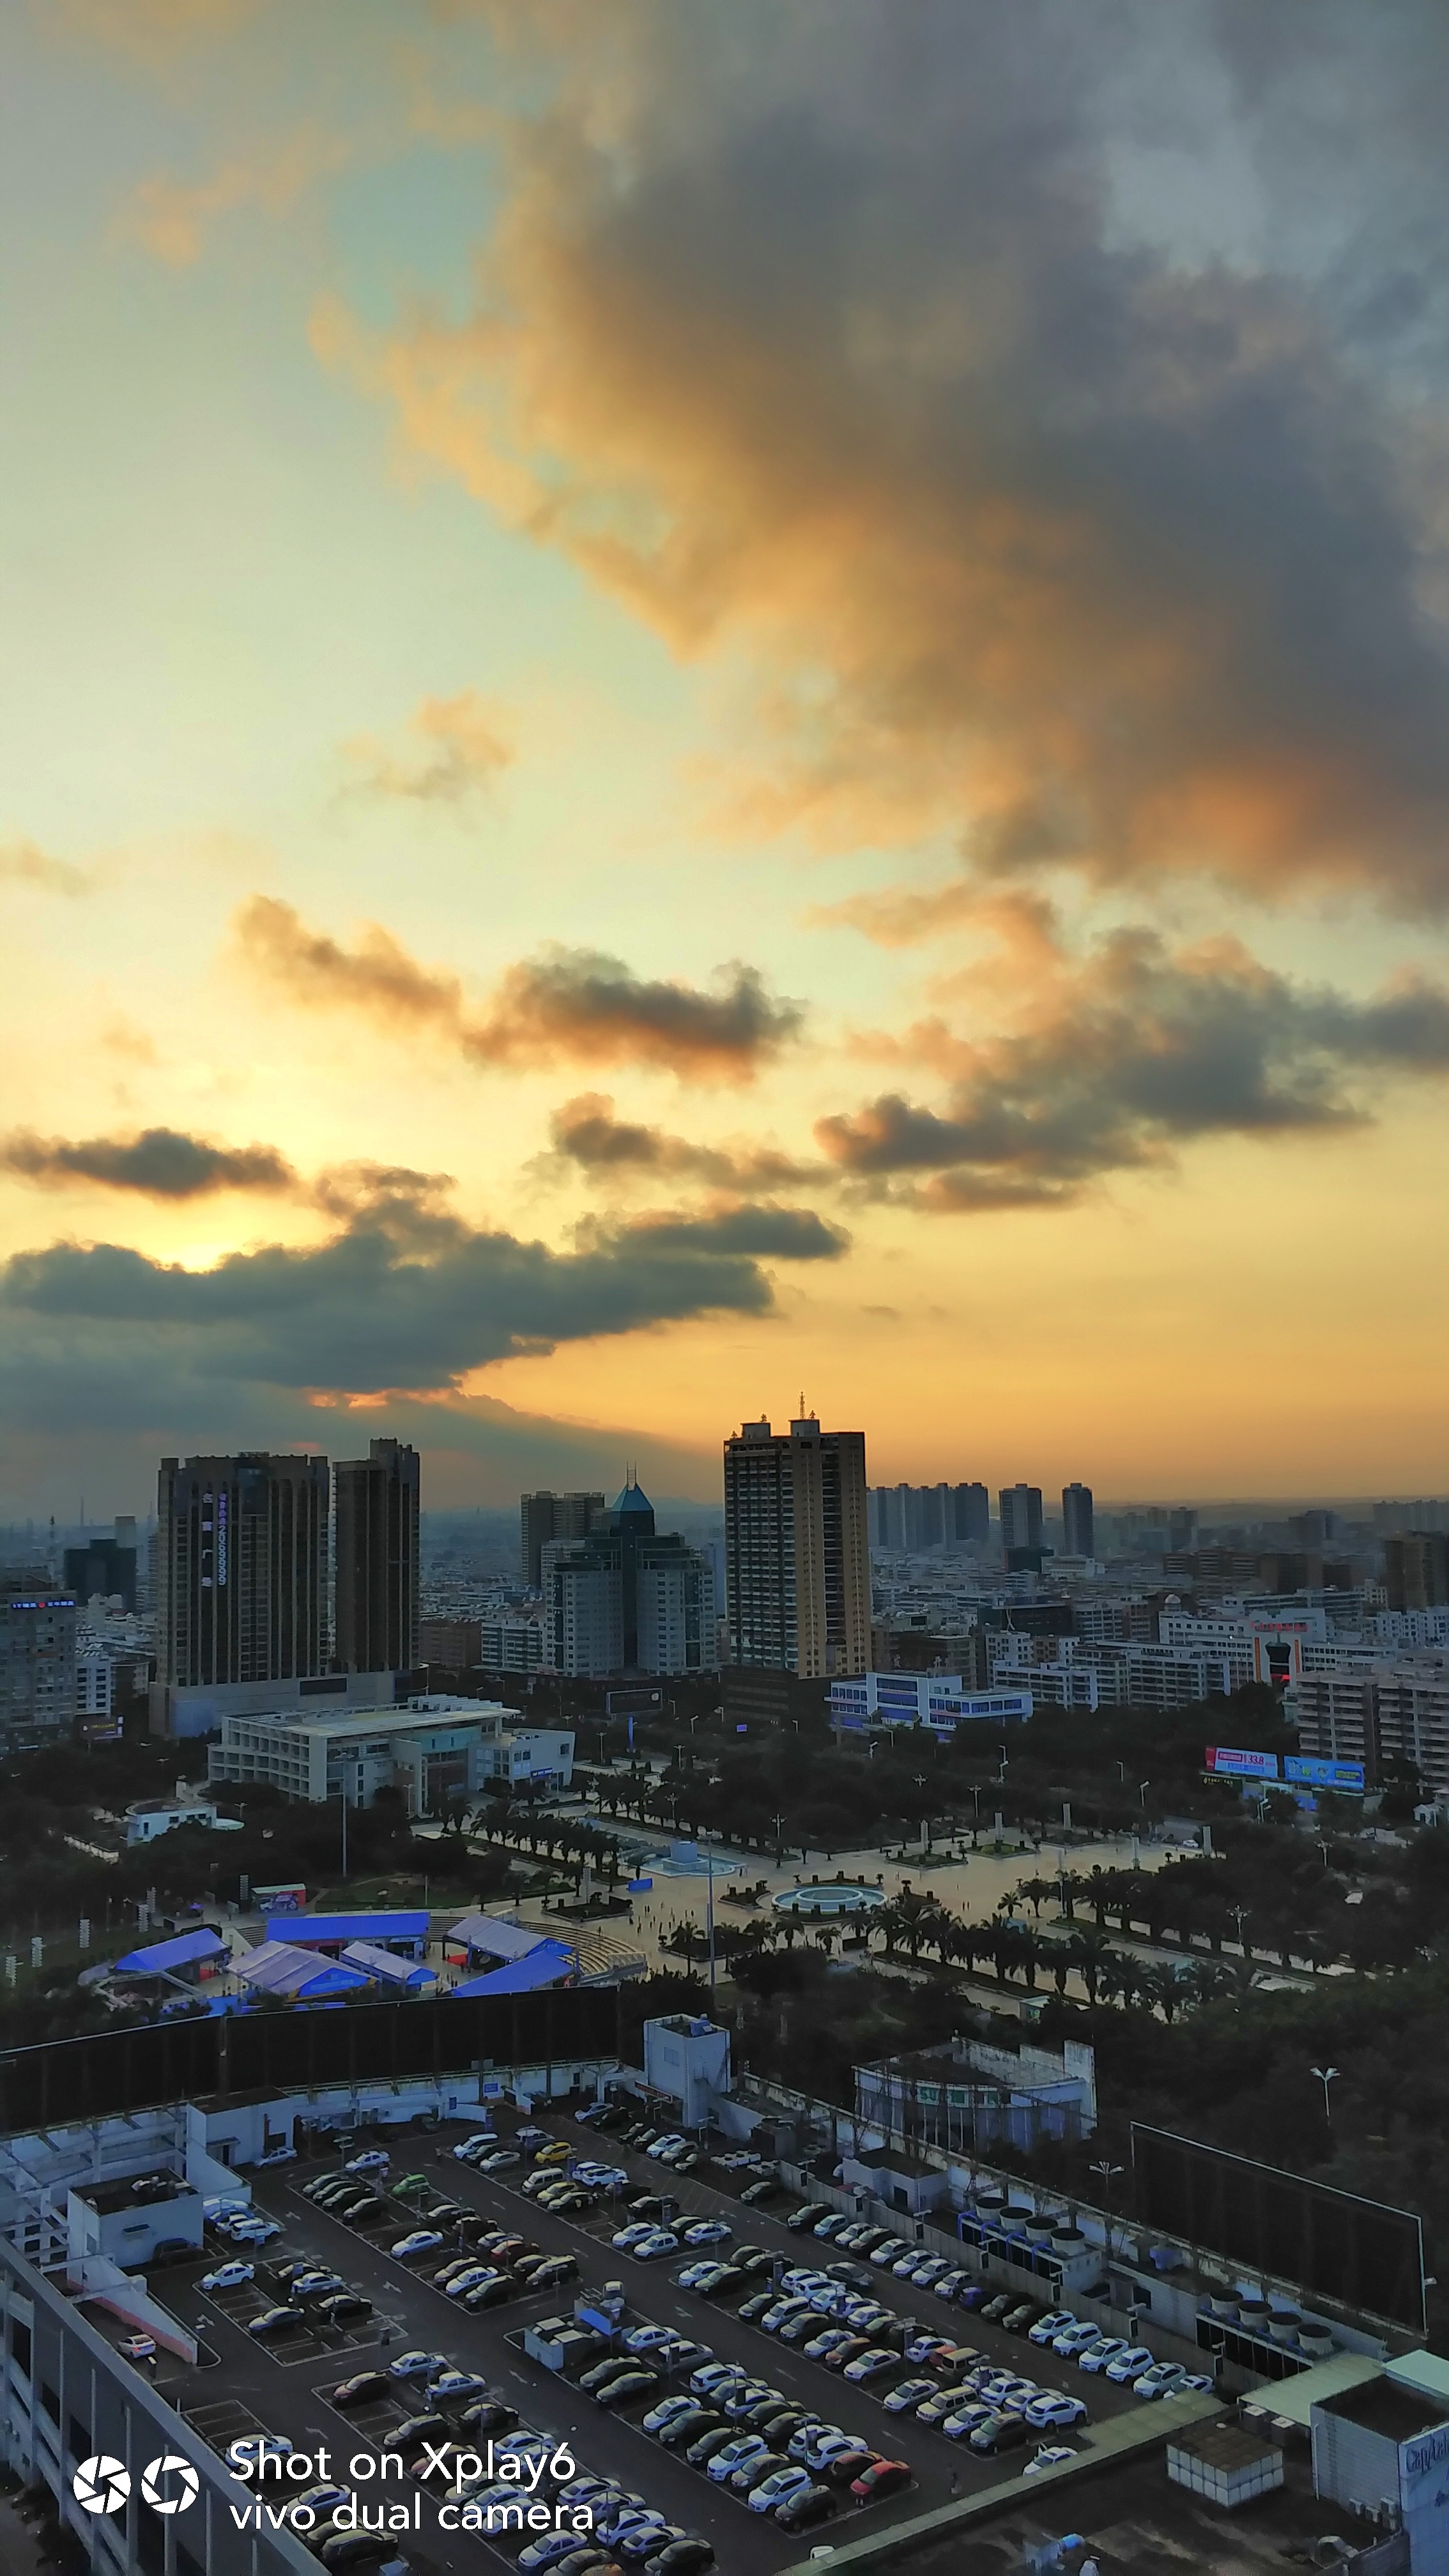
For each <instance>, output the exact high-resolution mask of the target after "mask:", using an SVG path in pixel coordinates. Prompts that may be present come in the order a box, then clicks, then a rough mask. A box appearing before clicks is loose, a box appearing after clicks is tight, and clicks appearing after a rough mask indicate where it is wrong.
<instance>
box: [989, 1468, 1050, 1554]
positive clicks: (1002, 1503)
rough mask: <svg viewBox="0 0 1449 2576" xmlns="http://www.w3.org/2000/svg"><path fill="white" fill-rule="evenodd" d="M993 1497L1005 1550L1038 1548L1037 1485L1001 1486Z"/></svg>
mask: <svg viewBox="0 0 1449 2576" xmlns="http://www.w3.org/2000/svg"><path fill="white" fill-rule="evenodd" d="M996 1499H997V1504H998V1506H999V1508H1000V1512H1001V1544H1002V1546H1003V1547H1004V1548H1005V1549H1006V1550H1007V1552H1008V1553H1010V1551H1011V1549H1012V1548H1014V1547H1040V1545H1041V1487H1040V1485H1003V1487H1002V1489H1001V1491H1000V1493H999V1494H998V1495H997V1498H996Z"/></svg>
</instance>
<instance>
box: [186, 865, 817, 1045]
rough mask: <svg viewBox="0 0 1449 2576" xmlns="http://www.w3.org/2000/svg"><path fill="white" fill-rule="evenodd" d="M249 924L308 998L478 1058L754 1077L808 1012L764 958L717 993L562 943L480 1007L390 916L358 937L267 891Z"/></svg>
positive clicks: (269, 966)
mask: <svg viewBox="0 0 1449 2576" xmlns="http://www.w3.org/2000/svg"><path fill="white" fill-rule="evenodd" d="M235 927H236V932H237V936H238V939H239V941H240V943H241V947H242V951H243V953H244V955H245V956H246V957H247V959H248V960H249V961H250V963H251V964H252V965H253V966H254V967H256V968H258V969H259V970H260V971H261V972H262V973H263V974H265V975H267V976H269V977H270V978H271V979H272V980H273V981H274V982H276V983H278V984H280V985H282V986H283V987H284V989H285V990H287V991H288V992H290V993H291V994H292V995H294V997H295V998H296V999H298V1000H300V1001H305V1002H306V1003H307V1004H308V1005H309V1006H315V1005H316V1004H317V1003H319V1002H323V1003H333V1004H339V1005H343V1006H345V1007H348V1008H351V1009H355V1010H360V1011H364V1012H366V1013H367V1014H368V1015H369V1016H370V1017H372V1018H374V1019H380V1020H382V1021H383V1022H385V1023H387V1024H389V1025H392V1026H397V1025H398V1024H407V1025H409V1026H412V1027H414V1028H427V1029H432V1030H434V1031H435V1032H436V1033H437V1034H438V1035H439V1036H440V1037H441V1038H442V1039H443V1040H444V1041H445V1042H446V1043H448V1044H450V1045H452V1046H453V1047H454V1048H456V1050H457V1052H458V1053H459V1054H460V1055H461V1056H463V1057H464V1059H465V1060H466V1061H467V1062H468V1063H470V1064H474V1065H478V1066H485V1065H486V1066H501V1067H510V1066H515V1067H527V1066H532V1065H549V1064H559V1063H580V1064H601V1065H602V1064H645V1065H661V1066H664V1067H666V1068H667V1069H668V1070H669V1071H670V1072H672V1073H675V1074H677V1075H678V1076H679V1079H680V1080H681V1081H682V1082H744V1081H748V1080H749V1079H750V1078H751V1076H752V1075H753V1073H754V1071H755V1069H756V1066H757V1065H758V1064H760V1063H761V1062H762V1061H764V1060H766V1059H768V1058H770V1057H772V1056H774V1055H777V1054H778V1053H779V1051H780V1050H781V1048H782V1047H783V1046H784V1045H785V1044H786V1043H787V1042H788V1041H789V1040H790V1039H791V1038H793V1037H794V1036H795V1034H796V1032H797V1031H798V1029H799V1028H800V1025H801V1022H802V1020H803V1017H804V1014H803V1012H802V1011H801V1009H800V1007H799V1005H798V1004H796V1003H794V1002H788V1001H784V1000H778V999H776V998H774V997H772V996H771V995H770V994H769V993H768V992H767V990H766V988H765V985H764V982H763V980H762V978H761V977H760V976H759V975H758V974H757V973H756V972H755V970H754V968H753V967H750V966H742V965H734V966H728V967H725V968H723V969H722V970H721V971H720V974H719V975H718V976H717V978H716V986H717V989H716V990H715V991H714V992H710V993H706V992H702V991H700V990H699V988H698V987H697V986H694V985H689V984H677V983H666V982H661V981H653V982H646V981H643V980H641V979H640V978H639V977H637V976H635V975H633V974H632V973H631V972H630V970H629V968H628V967H627V966H625V965H624V964H623V963H622V962H621V961H620V959H618V958H617V957H607V956H603V955H601V954H600V953H599V952H597V951H596V950H593V949H569V948H559V947H552V948H547V949H545V950H544V951H543V952H542V954H541V955H540V956H538V957H534V958H529V959H526V960H524V961H523V962H522V963H520V964H518V965H516V966H511V967H510V968H509V969H508V970H507V972H506V973H505V974H504V975H503V976H502V977H501V978H500V980H499V982H498V984H497V985H496V986H495V988H494V991H493V994H492V996H491V999H490V1001H489V1003H488V1004H487V1006H486V1007H485V1009H484V1010H483V1011H482V1012H481V1013H473V1012H471V1011H470V1010H469V1008H468V1007H467V1005H466V1003H465V999H464V994H463V987H462V985H461V983H460V982H459V980H458V978H457V977H456V976H453V975H444V974H438V973H434V972H433V971H431V970H430V969H428V968H426V967H423V966H419V965H418V964H417V963H416V961H415V960H414V959H413V958H411V957H410V956H409V955H408V953H407V951H406V949H404V948H403V947H401V946H400V945H399V943H398V942H397V940H395V939H394V938H393V937H392V935H391V933H390V932H389V931H386V930H384V929H382V928H381V927H380V926H379V925H378V924H376V923H372V924H369V925H368V926H367V927H366V928H365V929H364V931H363V932H362V935H361V937H360V939H359V941H358V944H357V946H356V948H355V949H347V948H343V947H341V946H340V945H339V944H338V942H337V941H336V940H333V939H330V938H328V937H327V936H325V935H324V934H319V933H317V932H314V931H310V930H308V929H307V928H306V926H305V925H304V923H303V922H302V921H301V919H300V918H299V916H298V914H297V913H296V912H294V910H293V909H292V906H291V905H290V904H287V903H282V902H280V901H278V899H277V898H276V897H275V896H273V895H256V896H254V897H253V898H252V900H251V901H250V902H249V903H247V904H245V905H244V906H243V908H242V910H241V912H240V913H239V914H238V915H237V918H236V924H235Z"/></svg>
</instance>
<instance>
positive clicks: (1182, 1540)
mask: <svg viewBox="0 0 1449 2576" xmlns="http://www.w3.org/2000/svg"><path fill="white" fill-rule="evenodd" d="M1167 1544H1168V1548H1169V1550H1170V1552H1171V1554H1172V1555H1174V1556H1179V1555H1186V1554H1187V1553H1188V1551H1189V1550H1190V1549H1192V1548H1195V1547H1196V1545H1197V1514H1196V1512H1195V1511H1194V1510H1193V1509H1192V1507H1191V1505H1190V1504H1187V1503H1176V1504H1174V1506H1173V1508H1172V1510H1171V1511H1170V1512H1169V1513H1168V1515H1167Z"/></svg>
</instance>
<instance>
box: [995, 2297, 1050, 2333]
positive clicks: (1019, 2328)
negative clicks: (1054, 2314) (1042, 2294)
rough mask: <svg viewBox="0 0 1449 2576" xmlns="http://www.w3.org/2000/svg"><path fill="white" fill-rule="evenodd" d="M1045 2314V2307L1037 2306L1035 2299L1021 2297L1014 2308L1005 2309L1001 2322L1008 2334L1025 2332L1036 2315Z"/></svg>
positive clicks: (1028, 2329) (1032, 2323) (1035, 2320)
mask: <svg viewBox="0 0 1449 2576" xmlns="http://www.w3.org/2000/svg"><path fill="white" fill-rule="evenodd" d="M1047 2314H1048V2311H1047V2309H1045V2308H1042V2307H1038V2305H1037V2302H1036V2300H1035V2299H1021V2300H1019V2301H1018V2303H1017V2305H1016V2306H1015V2307H1014V2308H1008V2309H1007V2311H1006V2314H1005V2316H1004V2317H1003V2318H1002V2320H1001V2322H1002V2324H1003V2326H1004V2327H1005V2329H1006V2331H1007V2333H1008V2334H1027V2333H1029V2332H1030V2329H1031V2328H1032V2327H1033V2326H1034V2325H1035V2324H1036V2322H1037V2319H1038V2317H1044V2316H1046V2315H1047Z"/></svg>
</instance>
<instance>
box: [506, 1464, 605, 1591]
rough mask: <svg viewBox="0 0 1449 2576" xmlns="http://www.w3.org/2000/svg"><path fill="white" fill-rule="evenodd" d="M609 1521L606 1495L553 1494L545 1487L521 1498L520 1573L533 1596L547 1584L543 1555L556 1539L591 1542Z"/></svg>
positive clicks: (519, 1507) (520, 1496) (519, 1516)
mask: <svg viewBox="0 0 1449 2576" xmlns="http://www.w3.org/2000/svg"><path fill="white" fill-rule="evenodd" d="M605 1518H606V1512H605V1506H604V1497H603V1495H602V1494H553V1493H550V1492H549V1489H548V1487H547V1486H546V1485H545V1486H543V1487H542V1488H541V1489H540V1491H539V1492H538V1493H536V1494H520V1495H519V1497H518V1522H519V1529H518V1561H519V1570H520V1572H521V1573H522V1576H523V1580H524V1582H525V1584H526V1585H527V1587H528V1589H529V1591H530V1592H537V1590H538V1588H539V1586H540V1584H541V1582H542V1580H543V1551H544V1549H545V1548H546V1547H547V1546H548V1544H549V1542H550V1540H552V1539H556V1538H564V1539H578V1538H587V1537H588V1535H589V1532H590V1530H591V1529H594V1528H596V1527H597V1526H598V1525H599V1524H600V1523H602V1522H603V1520H604V1519H605Z"/></svg>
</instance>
